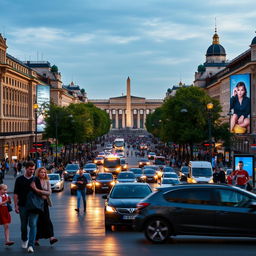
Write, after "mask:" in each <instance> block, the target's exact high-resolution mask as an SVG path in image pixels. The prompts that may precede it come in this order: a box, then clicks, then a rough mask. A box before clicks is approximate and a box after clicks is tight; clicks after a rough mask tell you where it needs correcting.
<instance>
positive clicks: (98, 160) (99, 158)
mask: <svg viewBox="0 0 256 256" xmlns="http://www.w3.org/2000/svg"><path fill="white" fill-rule="evenodd" d="M94 163H95V164H97V165H102V164H103V163H104V157H102V156H97V157H95V159H94Z"/></svg>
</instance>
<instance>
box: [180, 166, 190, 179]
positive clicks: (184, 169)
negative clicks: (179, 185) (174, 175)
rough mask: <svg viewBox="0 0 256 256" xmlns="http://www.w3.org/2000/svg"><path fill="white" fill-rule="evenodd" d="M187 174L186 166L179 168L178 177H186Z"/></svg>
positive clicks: (187, 168)
mask: <svg viewBox="0 0 256 256" xmlns="http://www.w3.org/2000/svg"><path fill="white" fill-rule="evenodd" d="M188 174H189V167H188V166H181V168H180V176H183V175H184V176H186V177H188Z"/></svg>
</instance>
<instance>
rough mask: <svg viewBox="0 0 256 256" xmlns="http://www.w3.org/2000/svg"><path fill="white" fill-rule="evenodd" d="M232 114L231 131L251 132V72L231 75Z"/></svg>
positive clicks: (239, 132)
mask: <svg viewBox="0 0 256 256" xmlns="http://www.w3.org/2000/svg"><path fill="white" fill-rule="evenodd" d="M230 114H231V116H230V132H232V133H238V134H245V133H250V126H251V118H250V117H251V77H250V74H239V75H233V76H230Z"/></svg>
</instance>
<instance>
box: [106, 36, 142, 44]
mask: <svg viewBox="0 0 256 256" xmlns="http://www.w3.org/2000/svg"><path fill="white" fill-rule="evenodd" d="M103 39H104V40H105V41H107V42H110V43H115V44H128V43H131V42H134V41H138V40H140V37H138V36H127V37H125V36H106V37H105V38H104V36H103Z"/></svg>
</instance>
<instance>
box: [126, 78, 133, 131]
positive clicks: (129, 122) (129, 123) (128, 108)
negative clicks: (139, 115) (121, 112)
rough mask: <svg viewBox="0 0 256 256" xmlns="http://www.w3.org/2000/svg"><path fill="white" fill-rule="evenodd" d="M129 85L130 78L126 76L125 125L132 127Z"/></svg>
mask: <svg viewBox="0 0 256 256" xmlns="http://www.w3.org/2000/svg"><path fill="white" fill-rule="evenodd" d="M131 105H132V103H131V85H130V78H129V77H128V78H127V85H126V127H128V128H131V127H132V118H131Z"/></svg>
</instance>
